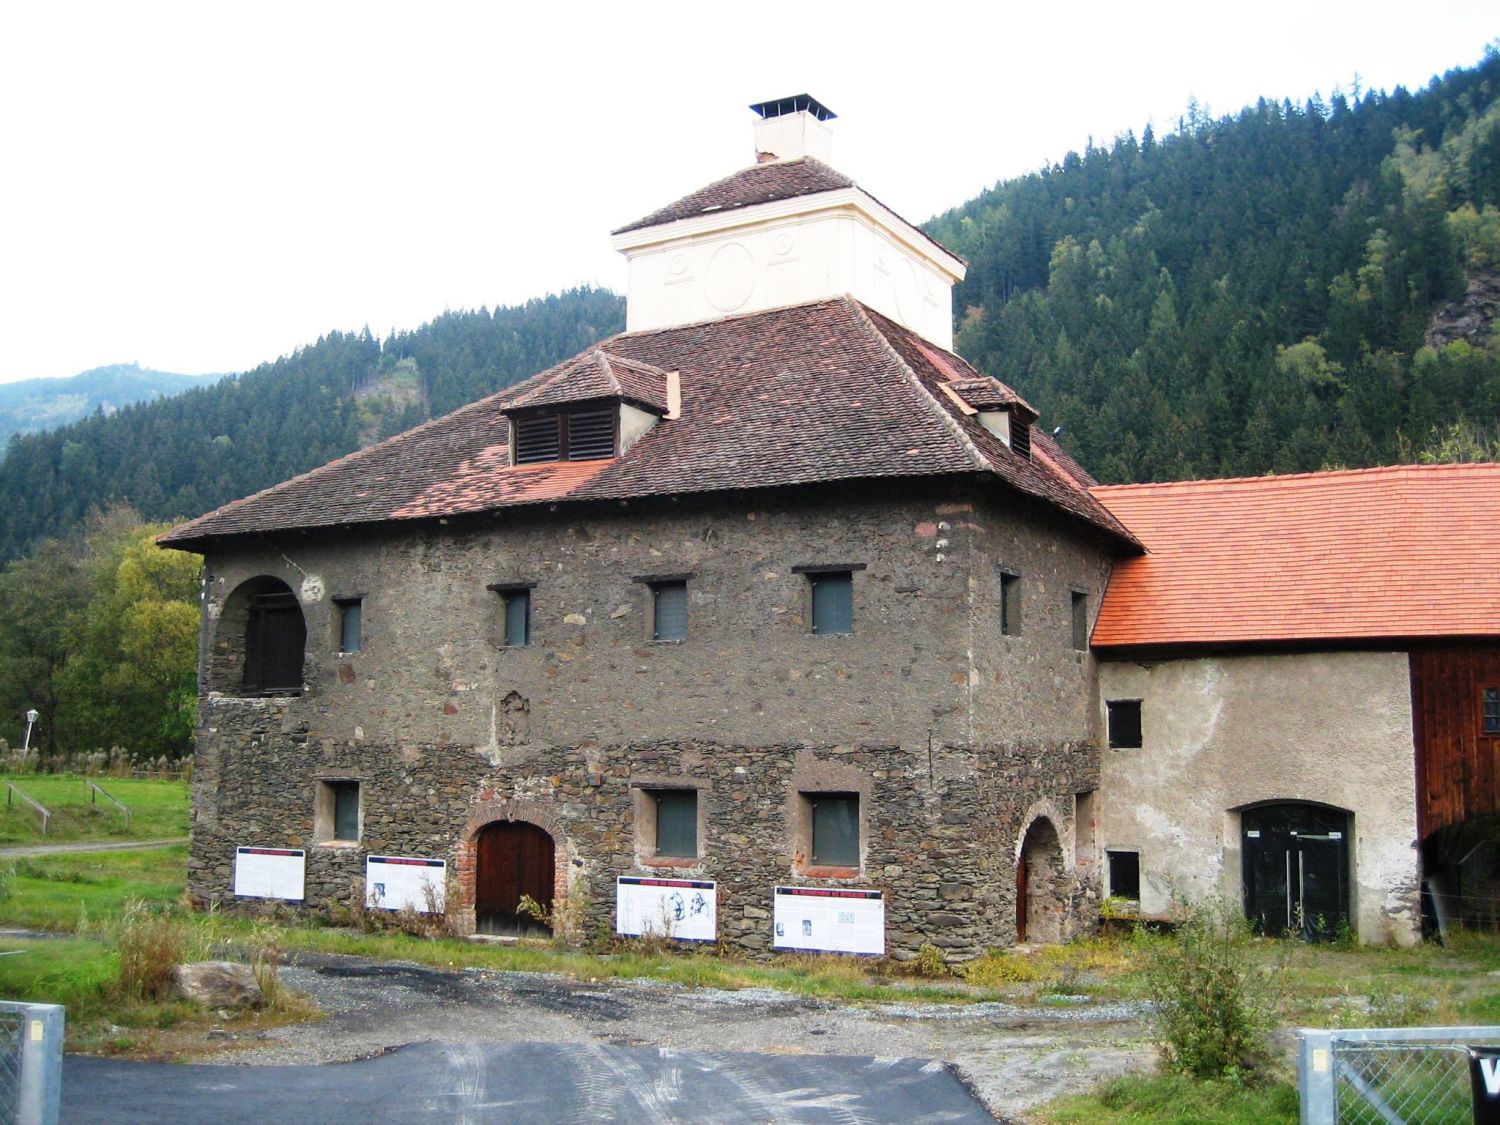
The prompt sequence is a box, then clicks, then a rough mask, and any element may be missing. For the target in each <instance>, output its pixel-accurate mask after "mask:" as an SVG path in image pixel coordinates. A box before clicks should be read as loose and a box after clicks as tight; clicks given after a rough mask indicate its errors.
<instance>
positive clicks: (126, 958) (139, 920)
mask: <svg viewBox="0 0 1500 1125" xmlns="http://www.w3.org/2000/svg"><path fill="white" fill-rule="evenodd" d="M112 928H113V930H114V939H115V944H116V946H117V947H118V949H119V951H120V971H119V977H118V980H117V984H118V987H119V990H120V993H121V994H122V995H123V996H125V997H127V998H129V999H132V1000H160V999H162V998H163V997H165V996H166V994H167V990H168V987H169V986H170V983H171V979H172V969H173V967H174V966H176V965H180V964H182V963H183V962H184V961H187V960H189V959H190V948H191V945H192V941H191V938H192V928H191V926H190V924H189V923H188V921H187V920H186V919H184V918H181V917H178V916H177V915H175V914H173V913H172V912H171V911H169V910H158V911H153V910H152V909H151V908H150V907H148V906H147V905H146V904H145V903H143V902H128V903H126V904H125V908H124V910H123V911H121V914H120V918H119V921H118V922H117V923H116V924H115V925H114V926H113V927H112Z"/></svg>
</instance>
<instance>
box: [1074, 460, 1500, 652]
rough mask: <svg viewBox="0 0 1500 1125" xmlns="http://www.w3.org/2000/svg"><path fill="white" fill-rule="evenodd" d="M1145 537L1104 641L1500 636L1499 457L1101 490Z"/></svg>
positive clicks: (1120, 574) (1124, 572)
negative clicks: (1475, 462) (1488, 461)
mask: <svg viewBox="0 0 1500 1125" xmlns="http://www.w3.org/2000/svg"><path fill="white" fill-rule="evenodd" d="M1093 493H1094V495H1095V496H1096V497H1097V498H1098V499H1099V500H1101V501H1102V502H1103V503H1104V505H1105V506H1106V507H1107V508H1109V510H1110V511H1111V512H1113V513H1114V514H1115V515H1116V516H1117V517H1119V519H1120V521H1121V522H1122V523H1124V524H1125V526H1126V527H1128V528H1130V530H1131V531H1133V532H1134V533H1135V534H1136V536H1137V537H1138V538H1139V539H1140V540H1141V541H1142V542H1144V543H1145V545H1146V550H1147V551H1148V554H1146V555H1144V556H1141V557H1138V558H1132V559H1128V560H1125V561H1122V562H1120V563H1118V564H1117V565H1116V567H1115V569H1114V573H1113V574H1112V575H1111V577H1110V580H1109V587H1108V589H1107V591H1106V592H1105V595H1104V602H1103V605H1102V606H1101V607H1100V610H1099V619H1098V621H1097V622H1096V623H1095V625H1094V634H1093V643H1094V645H1095V647H1098V648H1113V647H1122V648H1123V647H1129V646H1134V647H1142V646H1163V647H1164V646H1171V645H1214V644H1218V645H1222V644H1248V643H1273V642H1307V641H1328V640H1370V639H1378V638H1393V639H1394V638H1418V637H1460V636H1494V635H1497V634H1500V564H1497V559H1500V465H1488V464H1487V465H1425V466H1411V465H1405V466H1395V467H1391V468H1381V469H1358V470H1352V471H1342V472H1330V473H1307V474H1303V475H1300V476H1282V477H1253V478H1247V479H1241V480H1207V481H1186V482H1182V483H1178V484H1145V485H1121V486H1112V487H1105V488H1095V489H1094V490H1093Z"/></svg>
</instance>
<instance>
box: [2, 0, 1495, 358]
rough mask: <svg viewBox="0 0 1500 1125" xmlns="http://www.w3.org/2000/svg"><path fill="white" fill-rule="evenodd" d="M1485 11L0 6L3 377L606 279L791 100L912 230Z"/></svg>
mask: <svg viewBox="0 0 1500 1125" xmlns="http://www.w3.org/2000/svg"><path fill="white" fill-rule="evenodd" d="M1497 14H1500V11H1497V9H1496V6H1495V4H1494V0H1483V2H1481V0H1428V2H1427V3H1425V4H1423V5H1420V6H1414V5H1412V4H1411V3H1409V2H1403V3H1399V4H1398V3H1388V2H1384V0H1380V2H1372V3H1364V4H1360V5H1353V4H1337V5H1334V4H1319V3H1308V2H1307V0H1302V2H1299V3H1287V2H1284V0H1260V2H1259V3H1256V4H1254V5H1235V6H1233V7H1230V6H1228V5H1216V4H1205V3H1202V2H1201V0H1197V2H1193V3H1156V2H1144V0H1137V2H1135V3H1129V4H1122V3H1119V2H1118V0H1115V2H1111V3H1091V2H1073V3H1068V4H1060V3H1059V4H1051V5H1040V4H1026V5H1015V4H1011V3H989V4H973V5H968V4H954V3H947V2H941V0H920V2H918V0H912V2H909V3H904V4H900V5H891V6H885V5H881V4H876V3H860V4H839V3H828V2H812V3H803V4H765V3H763V4H735V5H723V6H720V5H713V4H710V3H706V2H703V0H699V2H697V3H681V4H676V3H672V4H668V3H650V4H648V3H619V2H616V3H608V4H598V5H594V4H591V3H582V2H573V3H563V4H547V3H531V4H524V5H523V4H500V3H441V2H428V3H421V4H417V3H400V4H393V3H379V2H373V3H372V2H362V3H318V2H315V0H298V2H294V3H281V2H275V0H272V2H267V0H262V2H259V3H256V4H253V5H252V4H238V5H229V4H224V3H205V2H203V0H194V2H192V3H182V4H172V3H158V2H154V0H131V2H130V3H120V2H118V0H114V2H111V3H100V4H81V3H68V2H59V0H47V2H42V0H32V2H24V0H21V2H16V3H7V4H4V5H3V7H0V161H3V163H0V169H3V171H0V382H3V381H9V380H13V379H20V378H26V377H29V376H37V375H47V376H58V375H71V374H74V373H76V372H78V371H81V370H84V369H86V368H89V367H95V366H99V365H101V364H106V363H120V362H130V361H136V362H139V363H140V364H142V365H143V366H149V367H156V368H161V369H164V370H169V371H183V372H189V373H199V372H210V371H213V372H227V371H239V370H244V369H246V368H249V367H253V366H254V365H255V364H257V363H259V362H261V361H263V360H268V359H274V358H275V357H276V356H278V355H281V354H284V353H286V352H289V351H292V350H293V349H295V348H297V347H298V346H300V345H302V344H305V343H309V342H311V341H313V340H314V339H316V338H317V337H318V336H319V335H320V334H322V333H324V332H327V331H328V330H330V329H335V328H342V329H358V328H359V327H360V326H362V325H364V324H369V325H370V327H371V328H372V330H374V331H375V332H376V333H377V334H379V335H384V334H385V333H386V332H388V331H389V330H390V329H391V328H393V327H395V328H410V327H415V326H416V325H418V324H421V323H422V322H423V321H426V320H429V319H431V318H432V317H433V316H435V315H437V314H438V313H440V312H442V311H443V310H444V309H445V308H453V309H460V308H472V307H476V306H479V305H491V306H494V305H498V304H514V303H518V302H521V301H524V300H526V299H527V298H529V297H533V296H539V295H541V294H544V293H547V292H551V291H555V290H558V289H562V288H566V287H568V286H571V285H576V284H579V283H582V282H589V283H594V284H600V285H606V286H609V287H611V288H614V289H616V290H622V289H623V286H624V269H623V259H618V258H617V256H616V255H615V254H614V253H613V252H612V251H611V250H610V249H609V244H608V232H609V231H610V230H611V229H612V228H614V227H617V226H620V225H623V224H624V223H626V222H629V221H631V220H633V219H635V218H638V217H639V216H640V215H642V214H645V213H646V212H648V211H650V210H652V209H654V208H655V207H657V206H659V205H661V204H663V203H667V202H669V201H671V200H672V199H675V198H677V197H678V196H680V195H683V194H686V193H687V192H688V191H690V190H692V189H694V188H697V187H700V186H702V185H703V184H705V183H707V182H708V181H710V180H712V179H715V178H717V177H719V176H721V175H725V174H727V173H729V172H731V171H734V170H735V169H736V168H739V167H741V166H743V165H745V164H748V163H749V162H750V160H751V159H752V153H751V114H750V113H749V111H748V110H747V109H746V108H745V107H746V106H747V105H748V104H749V103H750V102H754V101H760V100H764V99H766V98H771V97H778V96H782V95H786V94H794V93H802V92H804V91H806V92H809V93H811V94H813V95H814V96H815V97H817V98H819V99H820V100H822V101H823V102H824V103H825V104H827V105H828V106H830V107H831V108H832V109H833V110H835V111H836V112H837V113H838V114H839V120H838V121H836V122H835V123H834V130H835V142H834V145H835V147H834V163H835V164H836V165H838V167H840V168H841V169H842V170H844V171H846V172H848V173H850V174H851V175H853V176H854V177H855V178H856V179H857V180H859V182H860V183H861V184H862V185H864V186H865V187H867V188H869V189H870V190H871V191H873V192H874V193H875V194H876V195H878V196H879V197H880V198H881V199H882V200H883V201H885V202H886V203H888V204H890V205H891V206H893V207H894V208H895V209H896V210H898V211H899V212H901V213H902V214H904V215H905V216H906V217H907V218H909V219H912V220H913V221H922V220H924V219H926V218H928V217H930V216H931V215H932V214H934V213H936V212H939V211H942V210H946V209H947V208H948V207H951V206H953V205H955V204H957V203H960V202H962V201H963V200H965V199H967V198H969V197H971V196H973V195H974V194H975V193H977V192H978V191H980V190H981V189H982V188H984V187H986V186H988V185H990V184H992V183H994V182H995V181H996V180H998V179H1002V178H1005V177H1009V176H1013V175H1017V174H1020V173H1023V172H1026V171H1029V170H1032V169H1034V168H1036V167H1038V166H1040V165H1042V164H1043V163H1045V162H1048V161H1051V160H1057V159H1060V158H1061V157H1062V156H1063V155H1064V154H1065V153H1066V152H1067V151H1068V150H1069V149H1074V148H1076V149H1081V148H1082V147H1083V145H1084V144H1085V142H1086V141H1087V139H1088V138H1089V137H1090V136H1092V137H1093V138H1094V139H1095V140H1096V141H1097V142H1101V143H1103V142H1108V141H1109V140H1110V139H1111V138H1112V137H1114V136H1115V135H1117V134H1119V133H1121V132H1123V131H1125V130H1126V129H1134V130H1136V132H1137V133H1139V131H1140V129H1141V128H1142V126H1144V125H1145V123H1146V122H1147V121H1154V122H1155V124H1156V127H1157V130H1158V132H1161V131H1164V130H1167V129H1170V128H1171V127H1173V126H1174V125H1175V123H1176V121H1177V118H1178V117H1179V116H1180V115H1181V113H1182V111H1183V108H1184V106H1185V105H1186V104H1187V101H1188V99H1189V97H1195V98H1197V99H1198V101H1199V102H1200V103H1203V104H1206V105H1207V106H1208V107H1209V109H1210V110H1211V111H1212V112H1213V113H1214V114H1215V115H1219V114H1222V113H1228V112H1232V111H1235V110H1237V109H1238V108H1239V107H1240V106H1242V105H1243V104H1245V103H1247V102H1250V101H1253V100H1254V99H1255V98H1256V97H1258V96H1261V95H1266V96H1271V97H1276V98H1281V97H1283V96H1290V97H1292V98H1293V99H1294V100H1301V99H1303V98H1305V97H1307V96H1308V95H1310V94H1311V93H1313V92H1314V91H1321V92H1322V93H1323V94H1324V95H1325V96H1326V95H1328V94H1329V93H1330V92H1331V91H1332V90H1333V88H1334V87H1335V86H1340V85H1342V87H1343V88H1344V89H1346V90H1348V89H1350V88H1352V86H1353V85H1354V82H1355V79H1356V75H1357V76H1358V79H1359V81H1360V82H1361V83H1362V84H1363V86H1365V87H1367V88H1369V87H1376V88H1386V89H1389V88H1390V87H1392V86H1394V85H1397V84H1404V85H1407V86H1409V87H1415V86H1420V85H1423V84H1425V83H1426V81H1427V80H1428V79H1429V78H1430V77H1431V76H1432V75H1433V74H1434V73H1437V72H1440V71H1443V70H1446V69H1449V68H1452V67H1455V66H1467V65H1471V64H1473V63H1474V62H1476V61H1477V60H1478V59H1479V58H1480V56H1481V55H1482V53H1483V51H1484V47H1485V44H1486V43H1487V42H1490V41H1491V40H1493V39H1494V38H1495V36H1496V34H1497V33H1500V21H1497V20H1496V18H1495V17H1496V16H1497Z"/></svg>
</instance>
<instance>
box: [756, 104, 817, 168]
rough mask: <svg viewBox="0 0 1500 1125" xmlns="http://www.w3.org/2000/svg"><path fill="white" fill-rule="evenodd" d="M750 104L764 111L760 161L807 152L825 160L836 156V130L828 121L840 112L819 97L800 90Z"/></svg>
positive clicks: (758, 135)
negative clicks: (773, 99) (834, 133)
mask: <svg viewBox="0 0 1500 1125" xmlns="http://www.w3.org/2000/svg"><path fill="white" fill-rule="evenodd" d="M750 108H751V109H753V110H754V111H755V112H756V113H757V114H759V115H760V120H759V121H757V122H756V123H755V161H756V163H757V164H765V163H767V162H769V161H772V160H797V159H799V158H800V157H803V156H811V157H814V158H815V159H818V160H821V161H822V162H823V163H824V164H827V163H829V161H830V160H831V159H832V157H833V131H832V130H831V129H829V128H828V126H827V125H825V124H824V122H826V121H832V120H833V119H834V118H835V117H836V116H838V115H837V114H835V113H834V112H833V111H832V110H830V109H829V108H828V107H827V106H825V105H822V104H821V103H819V102H818V100H817V99H816V98H813V97H810V96H809V95H807V94H798V95H797V96H796V97H792V98H777V99H776V100H775V101H770V102H759V103H757V104H755V105H753V106H751V107H750Z"/></svg>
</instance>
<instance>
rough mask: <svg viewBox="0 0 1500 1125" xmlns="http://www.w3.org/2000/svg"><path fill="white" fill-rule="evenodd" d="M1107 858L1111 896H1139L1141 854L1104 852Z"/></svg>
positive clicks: (1131, 898) (1138, 898)
mask: <svg viewBox="0 0 1500 1125" xmlns="http://www.w3.org/2000/svg"><path fill="white" fill-rule="evenodd" d="M1104 854H1105V855H1106V856H1107V857H1108V858H1109V893H1110V896H1111V897H1113V898H1128V899H1130V900H1131V901H1132V902H1139V901H1140V898H1141V856H1140V853H1139V852H1105V853H1104Z"/></svg>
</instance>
